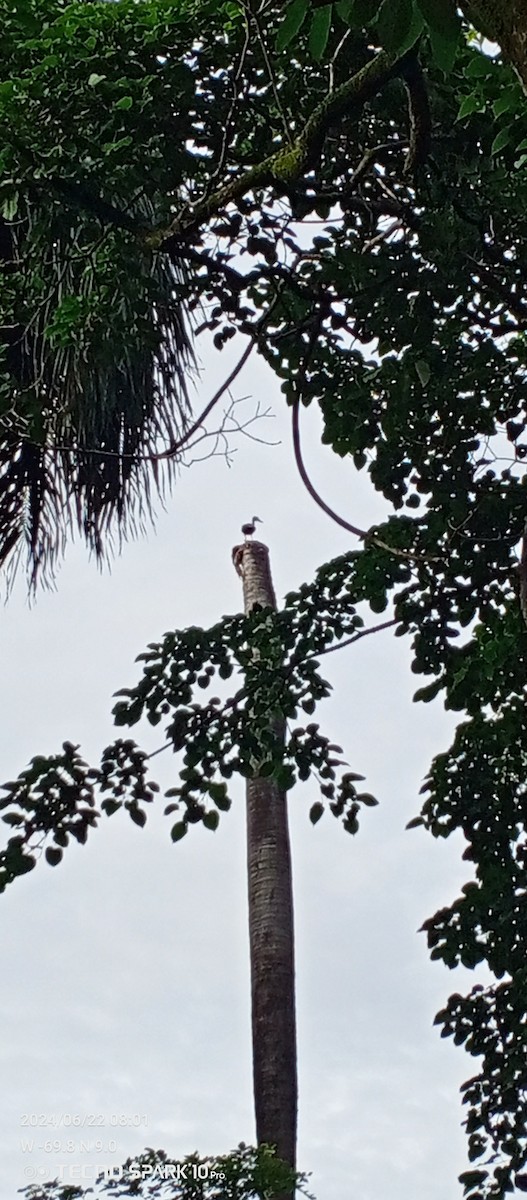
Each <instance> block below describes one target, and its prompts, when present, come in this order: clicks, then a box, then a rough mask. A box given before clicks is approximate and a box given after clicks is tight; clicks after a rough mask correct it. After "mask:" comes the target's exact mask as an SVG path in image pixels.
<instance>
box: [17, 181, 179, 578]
mask: <svg viewBox="0 0 527 1200" xmlns="http://www.w3.org/2000/svg"><path fill="white" fill-rule="evenodd" d="M131 208H133V210H134V211H135V213H136V214H140V216H141V218H142V220H143V221H144V220H145V219H151V215H152V214H151V212H147V205H146V202H145V200H144V198H141V199H138V200H137V201H136V202H135V204H134V205H133V206H130V205H129V207H128V211H129V212H130V211H131ZM0 261H1V264H2V277H3V297H2V312H3V314H4V316H3V323H4V327H3V329H2V350H3V366H2V377H1V381H0V567H7V568H8V576H12V574H13V571H14V569H15V568H16V566H17V565H18V564H19V563H20V562H21V560H23V559H24V558H25V560H26V565H27V570H28V576H29V582H30V585H31V586H32V587H34V585H35V583H36V582H37V580H38V578H39V576H42V578H50V576H51V575H52V573H53V570H54V568H55V566H56V563H57V559H58V557H60V555H61V554H62V553H63V551H64V548H65V544H66V540H67V537H68V535H69V534H70V533H71V532H72V531H73V530H74V529H75V528H77V529H79V530H80V531H81V533H82V535H83V536H84V538H85V539H86V542H87V543H88V546H89V547H90V549H91V550H92V551H94V553H95V554H96V556H97V557H98V558H101V557H103V556H104V555H106V554H107V553H108V552H109V551H110V550H111V548H112V543H113V541H114V539H115V537H116V536H117V539H118V540H120V539H122V537H123V536H126V534H127V533H130V532H133V531H134V530H135V529H137V528H138V527H139V528H140V527H142V526H143V524H144V520H145V518H146V517H148V516H149V515H151V511H152V484H153V485H154V489H155V490H157V492H158V494H159V492H161V493H162V491H163V488H164V486H166V484H167V483H168V482H170V479H171V477H173V471H174V466H173V463H170V461H169V463H168V464H167V466H166V468H165V470H164V472H163V473H162V474H160V473H159V472H158V470H157V464H156V463H155V461H152V459H151V458H150V460H149V456H153V455H155V452H156V450H157V451H158V450H159V449H160V448H163V447H165V446H166V445H167V443H172V442H174V441H175V440H177V438H178V437H179V436H180V435H181V433H182V432H183V431H184V429H185V427H186V424H187V423H188V417H189V413H190V406H189V398H188V390H187V376H188V372H189V370H190V369H191V366H192V353H191V349H190V342H189V337H188V333H187V329H186V326H185V321H184V317H183V312H182V304H181V298H180V294H181V283H182V279H181V273H180V272H178V271H177V270H176V268H175V267H174V266H173V265H171V264H170V262H169V261H168V259H167V258H166V257H161V256H159V255H155V254H154V253H150V252H146V251H145V249H144V247H143V245H142V244H141V241H140V239H139V238H138V237H136V236H135V235H134V233H133V232H130V231H128V230H123V229H121V228H116V227H113V226H107V225H106V226H102V225H101V224H100V223H99V222H98V221H97V219H96V218H95V217H94V216H91V215H89V214H88V215H87V214H86V213H83V212H80V211H79V210H78V208H76V207H75V206H68V205H67V204H65V203H63V202H62V201H61V200H60V198H59V199H57V200H55V201H52V202H50V203H48V204H47V205H46V206H44V204H43V203H42V202H39V203H37V202H33V201H32V200H29V201H27V202H25V203H24V204H23V206H22V207H21V209H19V211H18V213H17V214H16V215H15V216H14V217H13V219H12V220H10V221H7V220H2V221H1V223H0ZM116 281H117V282H116Z"/></svg>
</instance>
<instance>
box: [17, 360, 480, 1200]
mask: <svg viewBox="0 0 527 1200" xmlns="http://www.w3.org/2000/svg"><path fill="white" fill-rule="evenodd" d="M227 366H228V360H227V358H226V357H224V356H223V355H218V356H216V358H215V360H214V364H213V368H211V370H210V371H209V372H208V373H207V374H206V375H205V376H204V378H203V380H202V382H201V384H200V389H199V395H200V401H201V403H204V402H206V400H207V399H208V398H209V397H210V395H212V393H213V391H214V390H215V388H216V387H217V386H218V384H219V383H220V382H221V379H222V377H223V375H224V374H226V373H227ZM249 392H250V393H251V395H252V397H253V399H252V401H247V402H246V404H245V405H244V409H243V411H244V413H245V415H247V416H248V415H250V413H251V412H252V410H253V407H254V403H255V402H256V401H260V403H261V405H263V407H266V406H267V405H272V407H273V409H274V411H275V412H276V418H275V419H274V420H273V421H266V422H265V423H263V422H262V423H260V424H259V425H258V426H253V432H255V433H257V434H258V435H259V436H261V437H266V438H268V439H270V440H271V439H272V440H276V439H281V444H280V445H278V446H268V445H260V444H257V443H253V442H250V441H249V440H248V439H247V438H238V439H237V440H236V441H235V442H234V443H233V445H236V446H237V452H236V454H235V455H234V460H233V465H232V466H231V468H228V467H227V466H226V464H225V462H224V461H223V459H221V458H215V459H212V460H210V461H207V462H203V463H201V464H200V463H198V464H196V465H194V466H193V467H192V468H191V469H190V470H188V471H187V470H184V471H183V473H182V474H181V476H180V478H179V480H178V482H177V483H176V486H175V488H174V492H173V495H172V497H171V499H170V501H169V504H168V506H167V511H166V512H162V511H160V515H159V518H158V521H157V524H156V531H155V533H154V532H152V531H151V532H149V533H148V535H147V536H146V537H145V538H143V539H142V540H140V541H137V542H135V543H129V544H128V545H126V546H125V548H124V551H123V553H122V555H121V557H120V558H119V559H118V560H117V561H116V562H115V563H114V566H113V569H112V572H111V574H109V573H107V572H105V573H103V574H100V573H99V572H98V570H97V568H96V566H95V565H94V563H93V562H91V563H90V562H89V561H88V558H87V554H86V552H85V550H84V548H83V547H81V546H78V547H73V548H70V552H69V553H68V556H67V560H66V563H65V564H64V566H63V568H62V569H61V571H60V573H59V576H58V580H57V590H56V591H55V592H42V593H40V594H39V596H38V599H37V601H36V603H35V604H34V605H33V606H32V607H28V605H27V603H26V598H25V592H24V587H23V586H20V587H18V588H17V589H16V590H15V593H14V595H13V596H12V597H11V599H10V601H9V603H8V605H7V606H6V607H5V608H4V609H3V610H2V624H1V630H2V632H1V639H2V647H1V654H2V666H3V695H4V720H3V732H4V737H3V739H2V741H3V745H2V751H1V755H0V781H4V780H7V779H12V778H14V777H15V776H16V775H17V774H18V772H19V771H20V770H21V769H22V768H23V767H24V766H25V765H26V764H27V761H28V759H29V758H30V757H31V756H32V755H33V754H36V753H51V752H53V751H55V750H58V749H60V747H61V743H62V741H63V740H65V739H66V738H67V739H69V740H71V741H73V742H80V743H81V746H82V749H83V751H84V753H85V756H86V757H87V758H88V760H89V761H91V762H97V761H98V757H99V753H100V750H101V748H102V747H103V746H105V745H106V744H107V743H108V742H110V741H111V740H113V737H114V730H113V727H112V723H111V718H110V710H111V706H112V693H113V692H114V691H115V690H117V689H118V688H119V687H124V686H127V685H131V684H133V683H134V682H135V680H136V679H137V677H138V671H139V668H138V666H134V661H133V660H134V658H135V656H136V655H137V654H138V653H140V652H141V650H142V649H143V648H144V646H145V645H146V643H147V642H148V641H153V640H156V639H157V638H159V637H160V636H161V635H162V634H163V633H164V632H165V631H166V630H168V629H171V628H176V627H182V626H185V625H188V624H199V625H208V624H210V623H212V622H215V621H216V620H217V619H218V618H219V617H220V616H221V615H222V614H224V613H232V612H236V611H237V610H238V609H239V607H240V605H241V587H240V580H239V579H238V577H237V576H236V574H235V572H234V570H233V568H232V564H231V561H230V555H231V549H232V546H233V545H234V544H235V543H236V542H237V541H239V540H240V534H239V529H240V525H241V523H242V522H243V521H246V520H247V519H248V518H249V517H250V516H252V515H253V514H255V513H257V514H258V515H259V516H260V517H261V518H262V519H263V521H264V524H263V525H262V526H261V527H260V529H259V536H260V537H261V540H262V541H265V542H266V543H267V545H268V546H269V548H270V553H271V562H272V568H273V576H274V582H275V588H276V592H277V596H278V597H281V596H283V595H284V593H285V592H287V591H288V590H290V589H291V588H294V587H296V586H297V585H298V584H300V583H301V582H303V581H304V580H310V579H311V578H312V576H313V573H314V571H315V569H316V567H317V566H318V565H320V564H321V563H322V562H324V561H327V560H328V559H329V558H331V557H333V556H335V555H337V554H341V553H344V552H346V551H347V550H349V549H350V548H352V546H353V545H354V541H353V539H352V538H351V537H350V536H349V535H347V534H346V533H345V532H344V531H343V530H342V529H339V528H338V527H337V526H336V525H335V524H332V522H331V521H330V520H329V519H328V518H327V517H325V516H324V514H323V513H322V512H320V511H319V510H317V508H316V507H315V506H314V504H313V502H312V501H311V500H310V498H309V496H308V495H307V494H306V492H305V491H304V490H303V486H302V484H301V482H300V480H299V478H298V476H297V474H296V472H295V468H294V464H293V458H292V451H291V446H290V439H289V425H288V420H287V414H286V413H284V411H283V401H282V398H281V396H280V393H279V389H278V385H277V384H276V382H275V381H274V380H273V378H272V377H271V376H269V375H268V374H266V372H265V369H264V368H263V367H261V366H256V367H255V366H254V364H253V365H252V367H249V366H248V367H247V368H246V370H245V373H244V375H243V377H242V378H241V380H240V381H238V383H237V384H236V385H235V395H236V396H241V395H244V394H247V393H249ZM303 431H304V443H305V447H306V459H307V461H308V465H309V469H310V471H311V474H312V477H313V480H314V482H316V484H317V486H318V488H319V490H320V491H321V492H322V493H323V495H324V497H325V499H326V500H327V501H328V502H329V503H331V504H333V506H334V507H336V508H337V509H338V511H339V512H341V513H342V515H344V516H346V517H347V518H348V519H349V520H351V521H352V522H355V523H357V524H358V525H360V526H368V525H370V524H371V523H372V522H373V521H375V520H378V519H379V518H380V516H381V515H382V511H383V510H382V508H381V507H380V506H379V501H378V499H376V498H375V497H374V496H372V495H371V494H370V492H369V490H368V487H367V482H366V481H364V480H363V479H362V477H359V476H357V474H356V472H355V471H354V469H353V467H352V465H350V464H349V463H343V462H341V461H339V460H338V459H337V458H336V456H335V455H334V454H333V453H332V452H331V451H330V450H329V449H327V448H326V449H324V448H323V447H321V446H320V426H319V422H318V419H317V415H316V413H315V411H313V412H311V410H310V411H309V412H307V413H304V414H303ZM202 449H203V448H202ZM378 620H379V618H378V617H377V618H376V617H372V624H373V623H375V622H376V621H378ZM326 670H327V673H328V675H329V677H330V679H331V681H332V682H333V684H334V693H333V696H332V698H331V700H329V701H327V702H326V703H325V704H323V705H322V706H321V708H320V709H319V710H318V715H317V720H320V723H321V725H322V729H323V732H325V733H327V734H329V735H330V736H331V737H332V738H334V740H335V741H336V742H338V743H340V744H341V745H342V746H343V747H344V749H345V752H346V758H347V759H348V760H349V762H350V765H351V767H352V769H353V770H356V771H360V772H361V773H362V774H364V775H365V776H366V777H367V783H366V785H365V786H366V787H367V789H368V791H372V792H374V793H375V794H376V795H377V796H378V797H379V799H380V801H381V804H380V807H379V808H377V809H373V810H366V811H365V813H364V817H363V821H362V826H361V829H360V832H359V835H358V836H357V837H355V838H351V837H350V836H349V835H347V834H346V833H344V831H343V830H342V827H341V825H340V824H339V823H338V822H337V821H335V819H334V818H333V817H332V816H331V814H326V815H325V816H324V818H323V820H322V821H321V822H320V824H318V825H317V826H316V828H313V827H312V826H311V824H310V822H309V820H308V815H307V814H308V810H309V807H310V804H311V803H312V802H313V800H314V799H315V798H316V794H315V790H314V788H312V787H311V786H310V785H303V787H301V788H299V789H297V790H295V791H294V792H293V793H291V802H290V820H291V833H292V851H293V870H294V890H295V909H296V913H295V916H296V942H297V1004H298V1053H299V1085H300V1131H299V1132H300V1138H299V1166H300V1167H301V1168H302V1169H303V1170H306V1171H311V1172H312V1173H313V1174H312V1178H311V1187H312V1190H313V1192H314V1193H315V1195H316V1197H317V1200H343V1197H345V1196H350V1197H353V1198H354V1200H379V1197H383V1200H384V1198H385V1200H423V1196H426V1198H427V1200H457V1197H459V1195H460V1190H461V1189H460V1187H459V1184H458V1183H457V1174H458V1173H459V1171H460V1170H462V1169H463V1168H464V1167H465V1141H464V1135H463V1133H462V1131H461V1128H460V1122H461V1117H462V1109H461V1105H460V1098H459V1095H458V1088H459V1084H460V1083H461V1082H462V1080H463V1079H466V1078H468V1077H470V1076H471V1075H473V1074H475V1071H476V1064H475V1063H474V1060H471V1059H470V1058H469V1057H468V1056H467V1055H466V1054H465V1052H464V1051H463V1050H462V1049H458V1048H456V1047H454V1046H453V1045H452V1044H451V1043H450V1042H447V1041H443V1040H441V1039H440V1037H439V1033H438V1030H437V1029H434V1028H433V1027H432V1021H433V1017H434V1014H435V1012H436V1011H437V1010H438V1008H440V1007H442V1005H443V1004H444V1002H445V1000H446V998H447V996H448V995H449V994H450V993H451V992H452V991H461V990H463V989H464V988H465V987H468V986H471V985H472V984H473V983H474V982H475V981H476V980H475V977H474V975H473V974H472V973H469V972H461V971H459V972H455V973H454V974H449V973H448V972H447V971H446V969H445V968H444V967H442V966H441V965H439V964H431V963H430V962H429V960H428V956H427V950H426V943H425V939H424V936H423V935H422V934H420V935H419V934H418V933H417V929H418V927H419V926H420V925H421V923H422V921H423V920H424V919H425V918H426V917H427V916H429V915H430V914H431V913H433V912H435V910H436V909H437V908H438V907H440V906H442V905H444V904H447V903H449V902H450V901H451V900H452V899H453V898H454V897H455V896H456V895H457V894H458V892H459V887H460V886H461V884H462V883H464V882H465V881H466V878H467V875H468V867H467V864H462V863H461V861H460V860H461V852H462V846H461V845H460V843H459V842H456V841H454V840H453V839H451V843H450V844H448V845H447V844H445V843H444V842H440V843H436V842H434V841H433V839H432V838H431V837H430V836H429V835H427V834H425V833H424V832H423V831H422V830H413V831H409V832H406V831H405V824H406V822H407V821H408V820H409V819H410V818H411V817H412V816H415V815H416V813H417V812H418V810H419V800H418V791H419V787H420V786H421V783H422V779H423V775H424V774H425V773H426V770H427V767H428V765H429V762H430V760H431V757H432V755H433V754H434V753H437V752H438V751H440V750H442V749H445V748H446V747H447V746H448V744H449V741H450V738H451V731H452V728H453V720H452V717H451V715H448V716H447V715H445V714H444V712H443V711H442V707H441V705H440V704H433V705H428V706H424V705H412V703H411V697H412V693H413V691H414V690H415V689H416V687H417V686H419V681H418V680H416V677H415V676H412V675H411V673H410V670H409V645H408V644H407V643H406V642H404V641H403V640H401V639H395V638H394V637H393V635H392V634H391V631H389V630H388V631H386V632H384V633H380V634H378V635H376V636H375V637H372V638H366V639H365V640H364V641H363V642H361V643H359V644H358V645H356V646H353V647H351V648H350V649H348V650H343V651H342V652H341V654H333V655H331V656H329V657H328V659H327V660H326ZM133 736H135V737H136V738H137V740H138V741H139V742H142V744H143V745H145V746H146V747H147V748H152V749H153V748H155V746H156V745H159V744H160V743H161V735H160V734H159V731H152V730H149V729H147V730H146V732H145V734H144V736H143V732H142V730H141V728H140V727H139V729H138V728H137V727H136V729H135V730H134V731H133ZM154 764H155V768H156V774H157V778H159V779H160V781H161V782H162V783H163V784H166V785H167V786H168V784H169V783H170V782H173V781H174V773H173V771H172V773H171V762H170V760H169V759H168V756H167V755H161V756H160V757H159V758H157V759H155V760H154ZM154 764H153V765H154ZM233 792H234V794H235V801H236V803H235V804H234V805H233V809H232V811H231V812H230V813H228V814H225V815H224V816H222V819H221V823H220V827H219V829H218V831H217V832H216V833H215V834H212V833H210V832H208V831H206V830H204V829H203V828H201V827H192V828H191V830H190V833H189V835H188V837H187V838H186V839H185V840H184V841H183V842H182V843H179V844H178V845H172V844H171V842H170V838H169V830H170V819H169V818H164V817H163V816H162V808H163V804H162V801H161V802H160V804H159V811H155V810H154V811H153V812H151V813H149V819H148V822H147V825H146V827H145V828H144V829H143V830H140V829H139V828H137V827H136V826H134V825H132V823H131V822H130V820H129V819H127V818H126V816H125V815H122V814H117V815H116V816H114V817H112V819H111V820H108V819H107V818H106V817H105V818H103V819H102V822H101V824H100V827H99V828H98V829H96V830H94V831H92V833H91V834H90V836H89V839H88V844H87V845H86V846H84V847H79V846H77V845H73V846H71V847H70V848H68V850H67V851H66V853H65V857H64V861H63V862H62V864H61V865H60V866H59V867H57V868H55V869H52V868H51V867H49V866H48V865H47V864H46V863H45V862H44V861H42V862H40V863H39V864H38V866H37V868H36V869H35V871H34V872H33V873H32V874H31V875H29V876H27V877H25V878H23V879H20V880H17V881H15V883H14V884H13V885H11V886H10V887H9V888H8V890H7V891H6V893H5V894H4V895H3V896H2V897H0V942H1V956H2V957H1V962H2V985H1V1022H2V1033H3V1036H2V1039H1V1043H2V1045H1V1051H0V1053H1V1077H2V1082H3V1087H2V1098H1V1101H0V1105H1V1115H0V1126H1V1135H2V1136H1V1142H2V1146H3V1154H2V1158H1V1160H0V1197H1V1200H14V1197H15V1195H16V1192H17V1189H19V1188H21V1187H23V1186H25V1184H27V1183H28V1182H32V1181H33V1180H42V1179H45V1178H53V1177H54V1176H55V1175H56V1174H57V1170H58V1169H59V1168H60V1167H61V1166H62V1169H63V1177H64V1179H65V1181H66V1182H78V1181H79V1176H81V1178H82V1176H84V1182H85V1183H86V1184H88V1183H90V1182H92V1180H93V1172H94V1170H95V1168H94V1164H95V1163H100V1164H103V1165H107V1164H108V1165H111V1164H112V1163H119V1162H121V1161H122V1160H123V1159H124V1158H125V1157H126V1156H127V1155H128V1154H134V1153H136V1152H137V1153H138V1152H139V1151H140V1150H142V1149H143V1148H144V1147H145V1146H147V1145H148V1146H153V1147H155V1148H160V1147H163V1148H164V1149H166V1150H167V1151H168V1152H169V1153H170V1154H171V1155H173V1156H174V1157H175V1158H178V1157H182V1156H183V1155H185V1154H187V1153H190V1152H191V1151H193V1150H196V1149H197V1150H199V1152H200V1153H202V1154H209V1153H210V1154H215V1153H223V1152H226V1151H227V1150H229V1149H231V1148H232V1147H234V1146H235V1145H236V1144H237V1143H238V1142H240V1141H242V1140H244V1141H246V1142H254V1123H253V1112H252V1096H251V1063H250V1014H249V974H248V970H249V968H248V938H247V927H246V926H247V912H246V883H245V844H244V838H245V830H244V804H243V787H242V786H236V788H235V791H234V789H233ZM76 1115H77V1116H79V1117H80V1118H81V1119H84V1121H85V1122H86V1121H87V1120H89V1119H91V1118H93V1119H94V1120H96V1122H97V1123H96V1124H85V1126H84V1128H83V1129H78V1128H77V1129H75V1128H73V1127H71V1126H70V1125H68V1124H67V1122H68V1121H69V1120H71V1119H72V1118H73V1117H74V1116H76ZM32 1116H34V1117H35V1118H36V1119H37V1120H38V1119H39V1118H41V1117H42V1118H44V1119H45V1121H46V1124H45V1125H42V1124H40V1125H39V1126H38V1127H37V1128H34V1127H33V1128H32V1127H31V1123H30V1122H31V1119H32ZM60 1116H63V1117H65V1121H64V1122H63V1126H62V1127H60V1128H54V1127H53V1125H52V1124H51V1123H50V1121H51V1119H53V1118H54V1117H55V1118H58V1117H60ZM120 1117H123V1119H124V1120H125V1121H126V1122H128V1124H127V1125H125V1126H124V1127H119V1125H115V1124H113V1123H112V1122H115V1121H116V1120H117V1121H118V1120H119V1118H120ZM134 1118H137V1120H139V1121H140V1124H139V1126H138V1127H134ZM31 1140H32V1141H33V1148H32V1149H31V1148H30V1147H29V1146H28V1143H29V1142H31ZM48 1141H49V1142H51V1143H54V1142H57V1143H59V1146H58V1147H55V1149H52V1150H50V1149H49V1148H46V1142H48ZM98 1141H100V1142H101V1143H102V1147H101V1146H97V1142H98ZM68 1142H69V1143H70V1144H69V1146H68ZM23 1143H25V1147H24V1145H23ZM71 1143H73V1146H72V1145H71Z"/></svg>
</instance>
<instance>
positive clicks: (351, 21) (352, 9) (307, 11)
mask: <svg viewBox="0 0 527 1200" xmlns="http://www.w3.org/2000/svg"><path fill="white" fill-rule="evenodd" d="M306 19H309V35H308V44H309V50H310V53H311V55H312V57H313V58H314V59H315V60H317V61H318V60H320V59H323V58H324V55H325V53H326V50H327V47H328V41H329V37H330V33H331V29H332V26H333V25H334V23H336V24H337V26H338V23H339V21H340V22H343V23H344V24H345V25H348V26H349V27H350V28H351V29H364V28H366V29H368V30H369V31H370V34H371V36H372V37H373V38H374V39H375V41H376V42H377V43H378V44H380V45H381V46H384V47H385V49H386V50H389V51H396V52H397V53H398V54H403V53H404V52H405V51H406V50H408V49H409V48H410V47H411V46H413V45H414V44H415V42H416V41H417V39H418V38H419V37H420V35H421V34H423V33H424V32H426V35H427V37H428V39H429V40H430V44H431V48H432V52H433V55H434V58H435V60H436V62H437V63H438V66H440V67H441V69H442V70H444V71H448V70H450V68H451V66H452V64H453V61H454V58H455V55H456V50H457V46H458V42H459V37H460V33H461V20H460V18H459V16H458V12H457V6H456V4H455V2H454V0H440V2H438V0H336V2H335V3H334V4H333V3H328V2H327V0H290V3H289V4H288V5H287V8H286V11H285V13H284V19H283V21H282V24H281V25H280V28H279V30H278V35H277V46H278V48H279V49H282V48H283V47H284V46H287V45H289V43H290V42H292V41H293V40H294V39H295V38H296V36H297V34H298V33H299V31H300V30H301V29H302V27H303V26H304V24H305V23H306Z"/></svg>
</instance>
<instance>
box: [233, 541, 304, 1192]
mask: <svg viewBox="0 0 527 1200" xmlns="http://www.w3.org/2000/svg"><path fill="white" fill-rule="evenodd" d="M233 557H234V562H235V566H236V569H237V571H238V573H239V574H240V575H241V576H242V579H243V593H244V607H245V612H246V613H249V612H250V611H251V609H252V607H253V605H254V604H261V605H263V606H265V607H268V606H272V607H273V608H274V607H276V601H275V596H274V591H273V584H272V579H271V571H270V566H269V555H268V550H267V547H266V546H263V545H262V544H261V543H260V542H248V543H246V544H245V545H243V546H237V547H235V550H234V554H233ZM274 727H275V728H276V729H277V730H278V732H279V733H280V734H281V736H282V737H283V736H284V725H283V722H282V723H281V724H280V725H278V726H276V725H275V726H274ZM247 865H248V889H249V943H250V957H251V1001H252V1043H253V1084H254V1104H255V1113H256V1136H257V1140H258V1144H259V1145H261V1144H263V1143H267V1144H269V1145H272V1146H276V1151H277V1154H278V1156H279V1158H281V1159H283V1160H284V1161H285V1162H286V1163H288V1164H289V1165H290V1166H291V1167H292V1168H293V1170H294V1169H295V1164H296V1127H297V1072H296V1028H295V969H294V928H293V889H292V875H291V853H290V846H289V831H288V822H287V803H286V793H284V792H282V791H280V789H279V788H278V787H277V785H276V784H275V783H274V781H273V780H272V779H268V778H256V779H250V780H248V781H247ZM280 1200H287V1198H286V1197H280Z"/></svg>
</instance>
